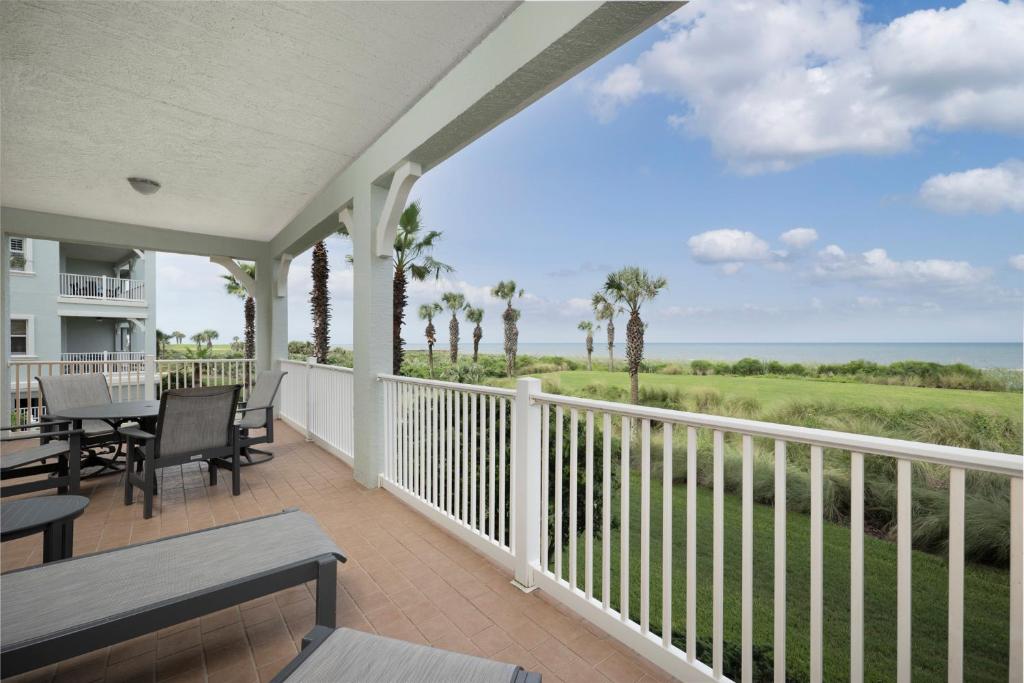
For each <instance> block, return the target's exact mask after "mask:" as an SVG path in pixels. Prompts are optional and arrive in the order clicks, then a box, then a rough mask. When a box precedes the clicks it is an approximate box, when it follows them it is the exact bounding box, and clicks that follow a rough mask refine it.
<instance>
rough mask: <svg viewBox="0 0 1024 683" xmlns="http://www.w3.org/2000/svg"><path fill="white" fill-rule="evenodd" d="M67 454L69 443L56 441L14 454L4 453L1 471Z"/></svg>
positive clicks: (1, 460) (0, 459) (0, 458)
mask: <svg viewBox="0 0 1024 683" xmlns="http://www.w3.org/2000/svg"><path fill="white" fill-rule="evenodd" d="M67 452H68V442H67V441H56V440H54V441H51V442H50V443H48V444H43V445H42V446H33V447H32V448H25V449H22V450H20V451H15V452H14V453H4V454H3V457H0V471H4V472H6V471H8V470H12V469H14V468H15V467H22V466H24V465H29V464H31V463H34V462H40V461H42V460H46V459H48V458H54V457H56V456H58V455H63V454H65V453H67Z"/></svg>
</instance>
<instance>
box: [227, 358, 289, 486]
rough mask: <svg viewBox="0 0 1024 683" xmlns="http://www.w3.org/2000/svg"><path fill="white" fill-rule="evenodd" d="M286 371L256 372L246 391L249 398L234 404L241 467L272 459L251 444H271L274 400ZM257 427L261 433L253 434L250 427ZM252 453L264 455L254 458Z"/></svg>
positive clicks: (267, 453) (272, 456)
mask: <svg viewBox="0 0 1024 683" xmlns="http://www.w3.org/2000/svg"><path fill="white" fill-rule="evenodd" d="M287 374H288V373H287V372H282V371H280V370H264V371H262V372H260V373H259V374H258V375H256V386H255V387H253V389H252V393H250V394H249V400H248V401H245V402H244V403H241V404H239V406H238V412H239V413H241V417H240V418H239V420H238V423H237V424H238V429H239V434H238V447H239V449H241V453H242V457H243V458H245V459H246V461H247V462H245V463H242V465H243V466H248V465H258V464H260V463H264V462H267V461H268V460H273V459H274V454H273V453H270V452H268V451H263V450H259V449H257V448H252V445H253V444H258V443H274V401H275V400H276V399H277V392H278V390H279V389H280V388H281V380H282V379H284V376H285V375H287ZM259 429H262V430H263V433H262V434H256V435H253V433H252V432H253V430H259ZM253 453H259V454H260V455H262V456H264V457H262V458H259V459H254V458H253V457H252V454H253Z"/></svg>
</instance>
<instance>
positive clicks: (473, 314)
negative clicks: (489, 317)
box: [466, 306, 484, 363]
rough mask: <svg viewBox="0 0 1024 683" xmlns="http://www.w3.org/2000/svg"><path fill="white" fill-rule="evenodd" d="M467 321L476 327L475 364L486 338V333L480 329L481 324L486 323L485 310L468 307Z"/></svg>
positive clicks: (474, 341) (474, 342) (474, 335)
mask: <svg viewBox="0 0 1024 683" xmlns="http://www.w3.org/2000/svg"><path fill="white" fill-rule="evenodd" d="M466 320H468V321H469V322H471V323H473V324H474V325H475V326H476V327H474V328H473V362H474V363H476V361H477V357H478V356H479V355H480V340H481V339H483V336H484V331H483V329H482V328H481V327H480V323H482V322H483V321H484V309H482V308H474V307H472V306H466Z"/></svg>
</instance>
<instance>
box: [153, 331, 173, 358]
mask: <svg viewBox="0 0 1024 683" xmlns="http://www.w3.org/2000/svg"><path fill="white" fill-rule="evenodd" d="M170 338H171V336H170V335H169V334H167V333H166V332H164V331H163V330H157V331H156V355H157V357H158V358H159V357H160V352H161V351H163V350H165V349H166V348H167V340H168V339H170Z"/></svg>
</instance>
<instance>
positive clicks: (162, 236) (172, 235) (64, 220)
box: [0, 206, 267, 261]
mask: <svg viewBox="0 0 1024 683" xmlns="http://www.w3.org/2000/svg"><path fill="white" fill-rule="evenodd" d="M0 225H3V232H4V234H10V235H20V236H23V237H30V238H34V239H43V240H55V241H65V242H76V243H79V244H100V245H111V244H117V245H123V246H129V247H134V248H137V249H143V250H147V251H167V252H172V253H177V254H197V255H200V256H226V257H229V258H239V259H244V260H247V261H254V260H256V259H257V258H259V257H260V256H261V255H263V254H264V253H266V250H267V243H266V242H260V241H257V240H245V239H238V238H233V237H218V236H215V235H205V234H201V233H195V232H183V231H181V230H168V229H166V228H153V227H150V226H147V225H134V224H130V223H117V222H114V221H102V220H95V219H92V218H81V217H79V216H64V215H60V214H55V213H44V212H41V211H30V210H28V209H16V208H13V207H9V206H5V207H2V208H0Z"/></svg>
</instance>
